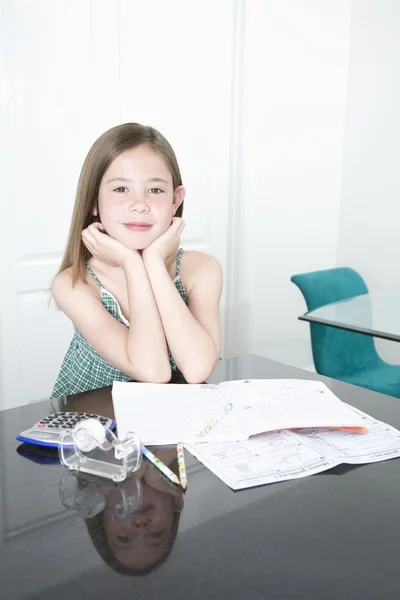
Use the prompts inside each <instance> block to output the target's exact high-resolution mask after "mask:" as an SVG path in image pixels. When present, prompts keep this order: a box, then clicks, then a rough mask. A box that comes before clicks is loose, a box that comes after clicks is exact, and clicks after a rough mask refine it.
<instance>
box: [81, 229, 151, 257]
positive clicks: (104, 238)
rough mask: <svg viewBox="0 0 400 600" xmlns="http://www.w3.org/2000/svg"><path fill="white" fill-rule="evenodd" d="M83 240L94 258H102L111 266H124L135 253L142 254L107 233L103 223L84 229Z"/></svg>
mask: <svg viewBox="0 0 400 600" xmlns="http://www.w3.org/2000/svg"><path fill="white" fill-rule="evenodd" d="M82 242H83V243H84V244H85V246H86V248H87V249H88V250H89V252H90V254H91V255H92V256H93V258H96V259H97V260H101V261H102V262H104V263H106V264H107V265H110V266H111V267H123V266H124V264H125V262H126V261H127V260H129V259H130V258H132V256H134V255H135V254H137V255H138V256H140V255H139V252H138V251H137V250H130V249H129V248H126V247H125V246H124V245H123V244H121V243H120V242H118V241H117V240H115V239H114V238H112V237H110V236H109V235H107V233H105V229H104V227H103V225H102V224H101V223H92V224H91V225H89V227H87V228H86V229H84V230H83V231H82Z"/></svg>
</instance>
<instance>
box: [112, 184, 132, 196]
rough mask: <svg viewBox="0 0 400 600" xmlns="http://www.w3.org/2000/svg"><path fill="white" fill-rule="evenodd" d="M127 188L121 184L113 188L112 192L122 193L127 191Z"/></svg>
mask: <svg viewBox="0 0 400 600" xmlns="http://www.w3.org/2000/svg"><path fill="white" fill-rule="evenodd" d="M127 191H128V188H126V187H124V186H121V187H117V188H115V190H113V192H117V193H118V194H123V193H124V192H127Z"/></svg>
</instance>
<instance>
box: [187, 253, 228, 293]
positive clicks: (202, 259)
mask: <svg viewBox="0 0 400 600" xmlns="http://www.w3.org/2000/svg"><path fill="white" fill-rule="evenodd" d="M181 277H182V280H183V281H184V284H185V287H186V290H187V292H188V293H190V291H191V290H192V288H193V286H194V284H195V283H196V282H197V281H199V280H200V279H201V280H202V281H206V280H207V279H209V280H210V282H211V281H212V282H215V280H221V281H222V267H221V264H220V262H219V261H218V259H217V258H215V256H213V255H212V254H207V253H206V252H200V251H199V250H185V251H184V252H183V253H182V266H181Z"/></svg>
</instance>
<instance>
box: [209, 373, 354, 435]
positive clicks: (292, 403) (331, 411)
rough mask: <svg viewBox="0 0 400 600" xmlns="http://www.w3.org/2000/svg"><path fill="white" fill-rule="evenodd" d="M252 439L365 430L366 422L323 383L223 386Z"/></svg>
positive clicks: (270, 382) (284, 381) (254, 381)
mask: <svg viewBox="0 0 400 600" xmlns="http://www.w3.org/2000/svg"><path fill="white" fill-rule="evenodd" d="M219 388H220V391H221V394H222V396H223V397H224V398H225V400H226V401H227V402H232V403H233V405H234V408H235V418H236V419H237V420H238V422H239V423H240V426H241V428H242V429H243V431H244V432H245V433H246V434H247V436H248V437H250V436H251V435H255V434H258V433H264V432H266V431H273V430H278V429H286V428H290V429H296V428H303V427H341V426H346V427H365V421H364V420H363V418H362V417H361V416H360V415H359V414H358V413H356V412H354V411H352V410H351V409H350V408H349V407H348V406H347V404H345V403H344V402H342V401H341V400H339V398H337V397H336V396H335V395H334V394H333V393H332V392H331V391H330V389H329V388H328V387H327V386H326V385H325V384H324V383H322V382H321V381H302V380H297V379H296V380H293V379H251V380H243V381H229V382H225V383H222V384H220V386H219Z"/></svg>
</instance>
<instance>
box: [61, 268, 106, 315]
mask: <svg viewBox="0 0 400 600" xmlns="http://www.w3.org/2000/svg"><path fill="white" fill-rule="evenodd" d="M89 280H90V278H88V277H87V278H86V279H85V281H82V280H81V279H78V281H76V282H75V285H73V277H72V267H67V268H66V269H64V271H61V272H60V273H57V275H56V276H55V277H54V279H53V281H52V284H51V293H52V296H53V298H54V300H55V302H56V304H57V305H58V306H60V307H61V308H62V304H63V302H64V301H65V300H67V299H68V298H73V297H74V296H75V295H81V294H82V292H83V293H88V294H90V295H98V294H96V288H95V286H93V285H91V284H90V281H89Z"/></svg>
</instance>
